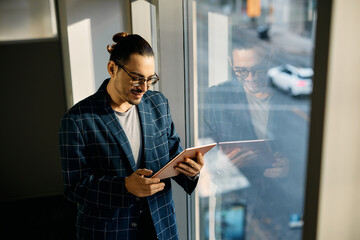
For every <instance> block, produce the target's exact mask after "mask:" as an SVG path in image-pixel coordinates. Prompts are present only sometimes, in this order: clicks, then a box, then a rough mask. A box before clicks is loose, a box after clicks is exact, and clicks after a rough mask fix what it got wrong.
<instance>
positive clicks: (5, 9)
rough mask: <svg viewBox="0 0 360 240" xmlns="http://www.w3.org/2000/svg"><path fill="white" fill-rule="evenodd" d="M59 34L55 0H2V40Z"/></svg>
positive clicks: (0, 5) (0, 4) (0, 15)
mask: <svg viewBox="0 0 360 240" xmlns="http://www.w3.org/2000/svg"><path fill="white" fill-rule="evenodd" d="M55 36H57V28H56V16H55V7H54V1H53V0H1V1H0V41H12V40H27V39H40V38H51V37H55Z"/></svg>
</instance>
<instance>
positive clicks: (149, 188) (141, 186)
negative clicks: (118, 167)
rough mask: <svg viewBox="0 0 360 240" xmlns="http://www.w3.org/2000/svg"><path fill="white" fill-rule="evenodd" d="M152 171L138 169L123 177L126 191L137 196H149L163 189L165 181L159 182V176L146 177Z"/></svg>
mask: <svg viewBox="0 0 360 240" xmlns="http://www.w3.org/2000/svg"><path fill="white" fill-rule="evenodd" d="M151 174H152V171H151V170H149V169H145V168H144V169H138V170H136V172H134V173H133V174H131V175H130V176H129V177H126V178H125V187H126V189H127V190H128V192H130V193H132V194H134V195H135V196H137V197H147V196H151V195H153V194H155V193H157V192H160V191H162V190H163V189H164V187H165V183H163V182H160V179H159V178H146V177H144V176H150V175H151Z"/></svg>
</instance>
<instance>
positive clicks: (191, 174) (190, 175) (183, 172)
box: [175, 167, 198, 177]
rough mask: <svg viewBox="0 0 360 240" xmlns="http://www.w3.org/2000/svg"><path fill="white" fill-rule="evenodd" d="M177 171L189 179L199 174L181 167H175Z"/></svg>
mask: <svg viewBox="0 0 360 240" xmlns="http://www.w3.org/2000/svg"><path fill="white" fill-rule="evenodd" d="M175 169H176V170H178V171H179V172H180V173H182V174H184V175H186V176H188V177H194V176H195V175H196V174H198V173H197V172H196V173H195V172H189V171H187V170H185V169H183V168H181V167H175Z"/></svg>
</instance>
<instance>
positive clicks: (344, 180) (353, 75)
mask: <svg viewBox="0 0 360 240" xmlns="http://www.w3.org/2000/svg"><path fill="white" fill-rule="evenodd" d="M359 12H360V1H358V0H334V1H333V13H332V14H333V16H332V27H331V37H330V52H329V54H330V55H329V68H328V69H329V71H328V81H327V84H328V85H327V90H326V94H327V97H326V103H325V105H326V109H325V126H324V144H323V159H322V169H321V183H320V205H319V216H318V230H317V239H320V240H332V239H334V240H335V239H336V240H338V239H341V240H347V239H349V240H355V239H360V228H359V223H360V207H359V203H360V187H359V183H360V174H359V171H360V105H359V103H360V67H359V63H360V45H359V39H360V28H359V27H358V25H357V24H358V23H359V22H360V15H359Z"/></svg>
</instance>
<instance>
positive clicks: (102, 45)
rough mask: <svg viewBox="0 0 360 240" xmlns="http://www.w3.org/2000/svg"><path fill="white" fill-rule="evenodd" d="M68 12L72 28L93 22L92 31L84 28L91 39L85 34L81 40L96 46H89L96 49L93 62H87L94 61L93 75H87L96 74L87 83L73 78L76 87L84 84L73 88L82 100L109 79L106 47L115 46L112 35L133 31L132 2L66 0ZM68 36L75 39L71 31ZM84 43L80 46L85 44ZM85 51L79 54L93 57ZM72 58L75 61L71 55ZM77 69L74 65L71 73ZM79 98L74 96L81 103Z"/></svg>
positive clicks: (80, 51) (93, 51)
mask: <svg viewBox="0 0 360 240" xmlns="http://www.w3.org/2000/svg"><path fill="white" fill-rule="evenodd" d="M65 9H66V20H67V25H68V26H74V25H76V24H78V23H80V22H83V21H84V20H85V19H88V22H89V23H90V25H89V26H90V29H84V31H85V32H88V33H89V34H90V36H91V39H85V38H86V37H85V35H84V36H82V39H81V41H83V42H84V45H86V44H89V43H91V44H92V46H89V47H91V48H92V59H87V62H88V66H90V65H91V63H90V62H92V65H93V66H92V67H93V68H91V67H87V69H88V71H89V72H90V73H89V72H86V73H85V72H84V75H89V74H93V77H90V78H88V79H86V80H85V83H83V82H84V79H80V78H78V77H75V78H73V76H72V81H73V84H72V85H73V86H76V83H78V82H81V83H82V84H81V85H82V88H81V89H78V87H77V88H76V89H73V94H75V95H76V96H78V95H79V96H81V97H80V98H82V96H88V95H90V94H92V93H93V92H94V91H95V90H97V89H98V87H99V86H100V85H101V83H102V82H103V80H104V79H105V78H108V77H109V74H108V72H107V70H106V66H107V62H108V60H109V56H110V55H109V53H108V52H107V50H106V46H107V45H108V44H113V43H114V42H113V41H112V36H113V35H114V34H115V33H118V32H123V31H126V32H131V19H130V0H106V1H101V0H77V1H74V0H66V1H65ZM82 26H84V27H87V26H88V24H87V25H85V24H82ZM67 34H68V39H70V40H71V39H74V37H73V36H72V35H71V34H72V33H71V32H68V33H67ZM73 34H74V33H73ZM75 39H76V38H75ZM87 40H88V41H87ZM81 41H80V43H77V44H81ZM69 46H71V42H69ZM74 51H76V50H72V53H74ZM82 51H83V50H82V49H80V48H78V49H77V52H76V53H75V54H78V55H83V56H86V55H89V53H88V52H87V53H84V52H82ZM70 58H72V56H71V54H70ZM77 66H78V65H73V64H71V71H72V72H73V71H78V70H79V69H78V67H77ZM81 71H85V70H81ZM72 75H73V74H72ZM77 75H79V74H77ZM80 75H81V72H80ZM86 81H87V83H86ZM74 82H75V84H74ZM92 82H93V83H92ZM84 85H85V86H84ZM76 96H74V97H75V99H74V103H76V100H78V98H77V97H76Z"/></svg>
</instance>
